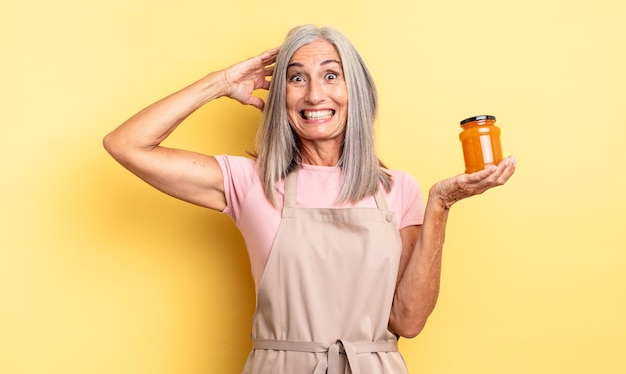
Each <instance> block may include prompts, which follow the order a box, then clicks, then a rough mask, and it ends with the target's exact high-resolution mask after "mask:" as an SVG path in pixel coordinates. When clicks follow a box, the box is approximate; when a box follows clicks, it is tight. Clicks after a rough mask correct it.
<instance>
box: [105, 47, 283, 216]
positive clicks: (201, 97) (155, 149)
mask: <svg viewBox="0 0 626 374" xmlns="http://www.w3.org/2000/svg"><path fill="white" fill-rule="evenodd" d="M277 53H278V49H277V48H276V49H272V50H269V51H266V52H264V53H262V54H261V55H259V56H256V57H252V58H250V59H248V60H246V61H243V62H240V63H238V64H235V65H233V66H231V67H229V68H227V69H224V70H220V71H217V72H213V73H210V74H209V75H207V76H205V77H203V78H202V79H200V80H198V81H197V82H195V83H193V84H191V85H189V86H187V87H185V88H183V89H182V90H180V91H178V92H175V93H173V94H172V95H169V96H167V97H165V98H164V99H162V100H159V101H157V102H156V103H154V104H152V105H150V106H148V107H146V108H145V109H143V110H141V111H140V112H139V113H137V114H135V115H134V116H132V117H131V118H129V119H128V120H127V121H126V122H124V123H123V124H121V125H120V126H119V127H118V128H116V129H115V130H113V131H112V132H111V133H109V134H108V135H107V136H106V137H105V138H104V147H105V148H106V150H107V151H108V152H109V153H110V154H111V155H112V156H113V158H115V159H116V160H117V161H118V162H119V163H120V164H122V165H123V166H124V167H125V168H127V169H128V170H130V171H131V172H132V173H134V174H135V175H137V176H138V177H139V178H141V179H143V180H144V181H146V182H147V183H149V184H150V185H152V186H153V187H155V188H157V189H159V190H160V191H162V192H165V193H167V194H169V195H171V196H174V197H176V198H179V199H181V200H185V201H188V202H190V203H193V204H197V205H200V206H204V207H207V208H211V209H215V210H223V209H224V207H225V206H226V200H225V197H224V182H223V177H222V172H221V170H220V168H219V165H218V164H217V161H216V160H215V158H214V157H212V156H207V155H203V154H199V153H195V152H190V151H184V150H179V149H171V148H166V147H163V146H161V145H160V144H161V142H163V140H165V139H166V138H167V137H168V136H169V135H170V134H171V133H172V132H173V131H174V130H175V129H176V128H177V127H178V125H180V123H181V122H183V120H184V119H185V118H187V117H188V116H189V115H190V114H191V113H193V112H194V111H196V110H197V109H199V108H200V107H201V106H203V105H204V104H206V103H208V102H210V101H212V100H214V99H217V98H219V97H222V96H226V97H230V98H232V99H235V100H237V101H239V102H241V103H242V104H245V105H252V106H255V107H257V108H259V109H261V110H262V109H263V107H264V102H263V100H261V99H260V98H259V97H256V96H253V91H254V90H257V89H268V88H269V81H268V80H267V77H268V76H271V75H272V72H273V68H272V67H271V66H270V65H271V64H273V63H274V61H275V58H276V54H277Z"/></svg>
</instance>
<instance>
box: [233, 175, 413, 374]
mask: <svg viewBox="0 0 626 374" xmlns="http://www.w3.org/2000/svg"><path fill="white" fill-rule="evenodd" d="M296 178H297V172H293V173H291V174H289V176H287V178H286V180H285V197H284V207H283V211H282V219H281V222H280V226H279V228H278V232H277V234H276V239H275V240H274V245H273V247H272V252H271V254H270V257H269V259H268V263H267V265H266V268H265V271H264V274H263V278H262V280H261V284H260V286H259V291H258V297H257V309H256V312H255V314H254V318H253V326H252V341H253V347H252V348H253V350H252V352H251V353H250V356H249V357H248V360H247V361H246V365H245V367H244V369H243V373H246V374H247V373H254V374H258V373H272V374H276V373H288V374H300V373H303V374H309V373H314V374H322V373H328V374H349V373H351V374H380V373H385V374H388V373H392V374H396V373H407V369H406V366H405V364H404V360H403V359H402V356H401V355H400V353H399V352H398V345H397V339H396V337H395V335H394V334H392V333H391V332H390V331H389V330H388V328H387V325H388V322H389V311H390V310H391V303H392V299H393V294H394V290H395V284H396V276H397V272H398V264H399V261H400V252H401V250H402V244H401V241H400V235H399V231H398V228H397V223H396V218H395V215H394V214H393V213H391V212H389V210H388V208H387V203H386V201H385V198H384V196H383V194H382V192H381V191H380V190H381V189H379V192H378V193H377V194H376V196H375V198H376V203H377V205H378V209H376V208H347V209H313V208H296Z"/></svg>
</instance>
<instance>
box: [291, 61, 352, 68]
mask: <svg viewBox="0 0 626 374" xmlns="http://www.w3.org/2000/svg"><path fill="white" fill-rule="evenodd" d="M333 62H334V63H336V64H339V66H341V61H337V60H332V59H331V60H324V61H322V63H321V64H320V65H321V66H324V65H328V64H332V63H333ZM293 66H295V67H300V68H301V67H304V65H302V64H301V63H299V62H292V63H291V64H289V65H287V69H289V68H290V67H293Z"/></svg>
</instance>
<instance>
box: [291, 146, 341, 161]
mask: <svg viewBox="0 0 626 374" xmlns="http://www.w3.org/2000/svg"><path fill="white" fill-rule="evenodd" d="M300 154H301V155H302V162H303V163H305V164H309V165H317V166H337V164H338V163H339V160H340V158H341V146H340V144H338V143H337V142H326V143H323V144H320V143H313V144H306V143H304V142H303V143H302V144H301V146H300Z"/></svg>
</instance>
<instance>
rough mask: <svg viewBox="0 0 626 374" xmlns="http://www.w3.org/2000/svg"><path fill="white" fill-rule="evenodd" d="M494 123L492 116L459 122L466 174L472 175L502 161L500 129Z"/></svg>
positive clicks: (494, 119) (471, 118)
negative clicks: (461, 129)
mask: <svg viewBox="0 0 626 374" xmlns="http://www.w3.org/2000/svg"><path fill="white" fill-rule="evenodd" d="M495 123H496V117H494V116H476V117H470V118H467V119H464V120H463V121H461V127H462V128H463V131H461V133H460V134H459V139H461V145H462V146H463V158H464V159H465V172H466V173H468V174H469V173H474V172H476V171H479V170H482V169H484V168H485V167H487V166H489V165H498V163H499V162H500V161H502V145H501V144H500V129H499V128H498V127H496V125H495Z"/></svg>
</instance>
